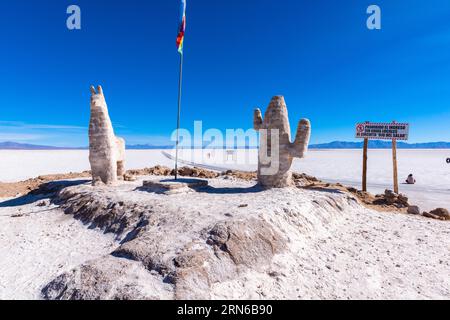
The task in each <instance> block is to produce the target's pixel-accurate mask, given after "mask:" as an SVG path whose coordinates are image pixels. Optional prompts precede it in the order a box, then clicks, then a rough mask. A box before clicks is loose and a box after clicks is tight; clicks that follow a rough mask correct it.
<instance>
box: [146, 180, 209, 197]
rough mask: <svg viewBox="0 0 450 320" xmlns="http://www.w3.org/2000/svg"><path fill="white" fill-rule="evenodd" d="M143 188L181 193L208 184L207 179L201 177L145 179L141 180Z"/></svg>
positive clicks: (167, 192) (168, 192) (166, 192)
mask: <svg viewBox="0 0 450 320" xmlns="http://www.w3.org/2000/svg"><path fill="white" fill-rule="evenodd" d="M142 186H143V188H144V189H147V190H149V191H153V192H160V193H165V194H173V193H183V192H189V191H192V190H195V189H197V188H203V187H207V186H208V181H207V180H201V179H177V180H175V179H164V180H146V181H144V182H143V185H142Z"/></svg>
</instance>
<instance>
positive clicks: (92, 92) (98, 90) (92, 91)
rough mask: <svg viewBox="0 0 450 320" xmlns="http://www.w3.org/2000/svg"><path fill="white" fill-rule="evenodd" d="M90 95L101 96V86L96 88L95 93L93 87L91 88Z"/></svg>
mask: <svg viewBox="0 0 450 320" xmlns="http://www.w3.org/2000/svg"><path fill="white" fill-rule="evenodd" d="M91 94H92V95H94V94H100V95H103V88H102V86H97V91H95V87H94V86H91Z"/></svg>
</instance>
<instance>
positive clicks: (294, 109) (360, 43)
mask: <svg viewBox="0 0 450 320" xmlns="http://www.w3.org/2000/svg"><path fill="white" fill-rule="evenodd" d="M187 2H188V3H187V5H188V11H187V33H186V40H185V69H184V75H185V78H184V96H183V111H182V126H183V127H185V128H187V129H191V128H192V127H193V122H194V121H195V120H202V121H203V127H204V128H218V129H221V130H225V129H227V128H230V129H231V128H243V129H248V128H251V126H252V117H253V109H254V107H256V106H258V107H261V108H262V109H265V108H266V106H267V105H268V103H269V102H270V99H271V97H272V96H273V95H279V94H282V95H284V96H285V98H286V102H287V105H288V109H289V113H290V120H291V124H292V130H293V131H294V130H295V129H296V124H297V122H298V120H299V119H300V118H302V117H307V118H309V119H311V122H312V125H313V135H312V142H313V143H321V142H329V141H333V140H346V141H353V140H354V124H355V123H356V122H359V121H365V120H369V121H391V120H397V121H402V122H406V121H408V122H410V123H411V125H412V127H411V142H424V141H449V140H450V127H449V124H450V1H448V0H426V1H425V0H414V1H410V0H408V1H406V0H371V1H366V0H314V1H311V0H228V1H218V0H187ZM71 4H76V5H79V6H80V8H81V11H82V17H81V19H82V20H81V23H82V25H81V26H82V29H81V30H75V31H70V30H68V29H67V28H66V18H67V17H68V15H67V14H66V9H67V7H68V6H69V5H71ZM371 4H377V5H379V6H380V7H381V10H382V29H381V30H379V31H378V30H375V31H371V30H368V29H367V27H366V20H367V17H368V15H367V14H366V10H367V7H368V6H369V5H371ZM178 19H179V0H127V1H120V0H114V1H111V0H70V1H66V0H58V1H55V0H40V1H36V0H28V1H24V0H15V1H1V2H0V39H1V44H2V45H1V46H2V50H0V70H1V74H0V141H16V142H26V143H34V144H51V145H57V146H86V145H87V143H88V142H87V127H88V123H89V94H90V93H89V86H90V84H102V85H103V87H104V91H105V95H106V99H107V102H108V105H109V109H110V115H111V117H112V120H113V123H114V125H115V130H116V134H118V135H121V136H123V137H125V138H126V139H127V141H128V143H129V144H138V143H139V144H140V143H149V144H166V143H167V142H168V140H169V136H170V134H171V133H172V131H173V130H174V128H175V126H176V109H177V85H178V59H179V56H178V53H177V50H176V47H175V39H176V34H177V28H178V25H177V24H178ZM293 134H294V132H293Z"/></svg>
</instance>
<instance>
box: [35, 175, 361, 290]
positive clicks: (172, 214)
mask: <svg viewBox="0 0 450 320" xmlns="http://www.w3.org/2000/svg"><path fill="white" fill-rule="evenodd" d="M144 179H145V180H149V179H158V178H157V177H155V176H151V177H145V178H142V179H140V180H137V181H134V182H127V183H123V184H122V185H121V186H119V187H116V188H113V187H101V188H93V187H92V186H90V185H86V184H84V185H78V186H71V187H68V188H65V189H63V190H61V191H60V192H59V193H58V195H57V196H56V198H55V199H54V202H55V203H57V204H59V205H60V206H61V208H62V209H63V210H64V211H65V213H66V214H73V215H74V216H75V218H77V219H80V220H81V221H83V222H84V223H85V224H89V226H90V227H91V228H100V229H102V230H104V231H105V232H108V233H114V234H115V235H116V237H117V238H118V239H119V240H120V241H121V245H120V246H119V247H118V248H117V249H116V250H115V251H113V252H112V253H111V255H109V256H106V257H103V258H101V259H97V260H94V261H91V262H89V263H87V264H84V265H81V266H79V267H78V268H76V269H74V270H73V271H72V272H68V273H65V274H62V275H61V276H59V277H57V278H56V279H55V280H53V281H52V282H50V283H49V284H48V285H46V286H45V287H44V289H43V290H42V294H43V296H44V297H45V298H47V299H75V298H76V299H171V298H175V299H210V298H213V297H217V296H220V288H221V286H223V285H224V284H225V283H230V282H232V281H233V280H235V279H237V278H239V277H242V275H245V274H248V273H255V274H256V273H257V274H266V275H276V274H277V270H276V266H275V265H274V264H273V261H274V259H275V258H276V257H280V256H284V257H286V259H291V260H292V261H294V260H295V257H294V256H295V254H296V252H297V251H298V246H299V245H301V244H302V243H303V244H304V243H305V242H307V241H308V238H309V237H310V236H311V234H312V233H313V232H314V234H315V235H318V234H321V233H323V232H327V230H328V229H329V228H330V224H331V222H334V221H336V220H339V219H342V218H343V217H345V216H346V215H348V214H350V213H351V212H352V211H354V210H361V209H362V207H361V206H360V205H359V204H358V202H357V200H356V199H355V198H354V197H353V196H351V195H349V194H348V193H344V192H340V191H337V190H335V191H333V190H329V191H327V192H323V191H322V192H319V191H311V190H305V189H300V188H286V189H272V190H264V189H261V188H259V187H257V186H254V182H252V181H243V180H236V179H234V178H233V179H230V178H229V177H228V178H216V179H211V180H209V184H210V186H209V187H204V188H200V189H197V190H192V191H191V192H189V193H183V194H171V195H165V194H158V193H152V192H148V190H146V189H145V188H141V187H140V186H141V185H142V181H143V180H144ZM278 260H279V259H278ZM130 270H134V272H131V271H130ZM218 288H219V289H218Z"/></svg>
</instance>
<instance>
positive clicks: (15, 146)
mask: <svg viewBox="0 0 450 320" xmlns="http://www.w3.org/2000/svg"><path fill="white" fill-rule="evenodd" d="M362 147H363V142H346V141H333V142H330V143H322V144H313V145H310V146H309V148H310V149H361V148H362ZM391 147H392V143H391V142H390V141H379V140H373V141H372V140H371V141H369V148H371V149H390V148H391ZM172 148H174V146H153V145H149V144H138V145H129V146H127V149H128V150H160V149H172ZM397 148H399V149H450V142H426V143H406V142H397ZM86 149H87V147H80V148H71V147H67V148H64V147H54V146H43V145H34V144H25V143H16V142H0V150H86ZM250 149H254V147H253V148H252V147H250Z"/></svg>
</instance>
